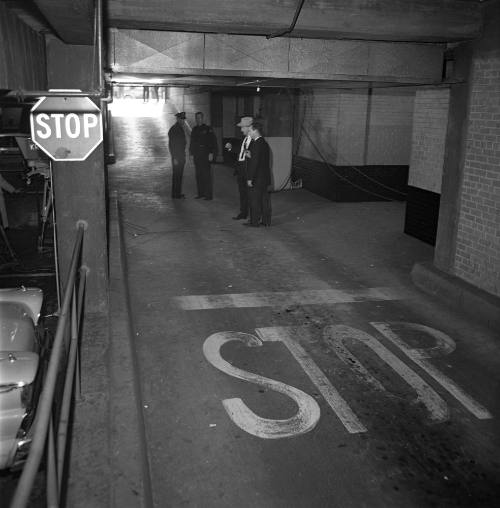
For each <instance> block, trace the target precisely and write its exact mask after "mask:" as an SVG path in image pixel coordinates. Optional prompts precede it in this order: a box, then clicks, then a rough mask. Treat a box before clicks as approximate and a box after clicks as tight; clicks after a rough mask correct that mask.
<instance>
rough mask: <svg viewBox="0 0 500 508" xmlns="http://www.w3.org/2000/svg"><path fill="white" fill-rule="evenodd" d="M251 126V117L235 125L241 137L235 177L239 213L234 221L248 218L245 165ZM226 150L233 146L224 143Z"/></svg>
mask: <svg viewBox="0 0 500 508" xmlns="http://www.w3.org/2000/svg"><path fill="white" fill-rule="evenodd" d="M252 124H253V117H251V116H242V117H241V120H240V121H239V123H237V124H236V126H237V127H240V129H241V132H242V134H243V136H245V137H244V138H243V141H242V142H241V146H240V150H239V153H238V158H237V160H236V169H235V175H236V178H237V182H238V192H239V196H240V212H239V213H238V215H236V216H235V217H233V219H234V220H240V219H246V218H247V217H248V209H249V201H248V184H247V163H248V156H247V154H248V150H249V147H250V143H251V141H252V138H251V137H250V135H249V130H250V127H251V126H252ZM226 149H227V150H229V151H231V150H232V149H233V146H232V145H231V143H226Z"/></svg>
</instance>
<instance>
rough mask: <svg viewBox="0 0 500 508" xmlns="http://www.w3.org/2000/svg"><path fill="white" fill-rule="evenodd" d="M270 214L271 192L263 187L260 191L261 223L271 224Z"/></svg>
mask: <svg viewBox="0 0 500 508" xmlns="http://www.w3.org/2000/svg"><path fill="white" fill-rule="evenodd" d="M271 215H272V207H271V193H270V192H269V191H268V190H267V189H264V192H263V193H262V224H264V226H270V225H271Z"/></svg>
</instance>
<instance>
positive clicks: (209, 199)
mask: <svg viewBox="0 0 500 508" xmlns="http://www.w3.org/2000/svg"><path fill="white" fill-rule="evenodd" d="M203 199H204V200H205V201H212V198H203Z"/></svg>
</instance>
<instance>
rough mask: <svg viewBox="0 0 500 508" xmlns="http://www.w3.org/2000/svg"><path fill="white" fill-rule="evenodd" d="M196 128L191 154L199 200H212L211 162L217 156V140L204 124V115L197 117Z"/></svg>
mask: <svg viewBox="0 0 500 508" xmlns="http://www.w3.org/2000/svg"><path fill="white" fill-rule="evenodd" d="M195 119H196V126H195V127H193V130H192V131H191V143H190V145H189V153H190V154H191V155H192V156H193V162H194V167H195V172H196V187H197V190H198V195H197V196H196V198H197V199H200V198H205V199H207V200H211V199H212V197H213V175H212V166H211V162H212V161H214V160H215V157H216V156H217V139H216V137H215V133H214V131H213V129H212V127H210V126H209V125H206V124H205V123H204V122H203V113H202V112H201V111H198V113H196V115H195Z"/></svg>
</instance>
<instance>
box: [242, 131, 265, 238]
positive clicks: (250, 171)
mask: <svg viewBox="0 0 500 508" xmlns="http://www.w3.org/2000/svg"><path fill="white" fill-rule="evenodd" d="M248 133H249V135H250V137H251V138H252V142H251V144H250V150H247V153H246V156H247V157H249V161H248V166H247V185H248V191H249V198H250V221H249V222H246V223H244V225H245V226H251V227H254V228H255V227H259V225H260V224H262V225H263V226H270V225H271V195H270V193H269V187H270V185H271V150H270V148H269V145H268V144H267V141H266V140H265V139H264V138H263V136H262V125H261V124H260V123H257V122H255V123H254V124H253V125H252V126H251V127H250V129H249V131H248Z"/></svg>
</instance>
